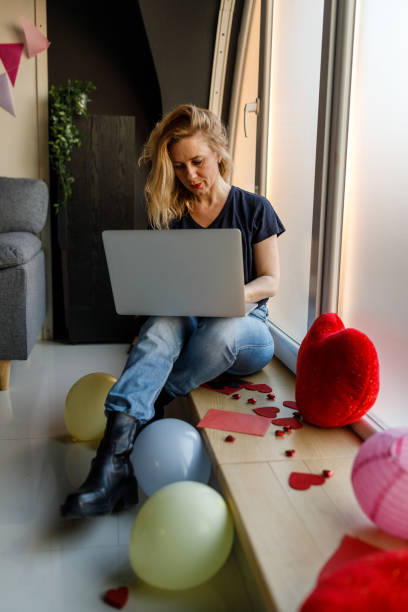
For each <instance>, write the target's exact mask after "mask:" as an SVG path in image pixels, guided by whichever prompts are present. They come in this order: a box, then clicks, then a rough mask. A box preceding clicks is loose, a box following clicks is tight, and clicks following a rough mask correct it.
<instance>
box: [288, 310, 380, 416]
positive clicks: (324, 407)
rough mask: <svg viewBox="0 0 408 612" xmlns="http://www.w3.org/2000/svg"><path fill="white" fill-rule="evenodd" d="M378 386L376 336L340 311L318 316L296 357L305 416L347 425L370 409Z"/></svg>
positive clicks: (298, 397) (299, 404) (300, 404)
mask: <svg viewBox="0 0 408 612" xmlns="http://www.w3.org/2000/svg"><path fill="white" fill-rule="evenodd" d="M378 391H379V365H378V357H377V352H376V350H375V347H374V345H373V343H372V342H371V340H370V339H369V338H367V336H366V335H365V334H363V333H362V332H360V331H358V330H357V329H351V328H345V327H344V325H343V322H342V321H341V319H340V318H339V317H338V316H337V315H336V314H335V313H326V314H323V315H321V316H320V317H318V318H317V319H316V321H315V322H314V323H313V325H312V327H311V328H310V329H309V331H308V333H307V334H306V336H305V338H304V340H303V341H302V343H301V345H300V348H299V352H298V358H297V362H296V404H297V408H298V410H300V412H301V413H302V416H303V417H304V419H305V420H306V421H309V423H312V424H313V425H318V426H319V427H343V426H345V425H348V424H349V423H353V422H354V421H357V420H358V419H359V418H361V417H362V416H363V414H365V413H366V412H367V410H368V409H369V408H370V407H371V406H372V405H373V404H374V402H375V400H376V398H377V395H378Z"/></svg>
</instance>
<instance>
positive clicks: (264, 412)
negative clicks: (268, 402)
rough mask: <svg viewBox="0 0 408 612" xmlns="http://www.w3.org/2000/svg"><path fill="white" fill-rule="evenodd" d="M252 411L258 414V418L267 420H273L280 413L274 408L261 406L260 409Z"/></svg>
mask: <svg viewBox="0 0 408 612" xmlns="http://www.w3.org/2000/svg"><path fill="white" fill-rule="evenodd" d="M252 410H253V411H254V412H256V414H259V416H263V417H268V418H269V419H273V418H274V417H276V415H277V414H278V412H280V410H279V408H277V407H276V406H261V407H260V408H252Z"/></svg>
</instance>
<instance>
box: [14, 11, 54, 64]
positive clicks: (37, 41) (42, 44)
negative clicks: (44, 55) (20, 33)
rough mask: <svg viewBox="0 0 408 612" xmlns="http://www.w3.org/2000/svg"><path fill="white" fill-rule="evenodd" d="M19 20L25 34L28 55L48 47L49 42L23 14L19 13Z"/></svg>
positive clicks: (30, 55) (35, 53) (32, 55)
mask: <svg viewBox="0 0 408 612" xmlns="http://www.w3.org/2000/svg"><path fill="white" fill-rule="evenodd" d="M20 21H21V24H22V26H23V30H24V34H25V39H26V44H27V55H28V57H34V55H38V53H41V51H45V50H46V49H48V47H49V46H50V44H51V43H50V41H49V40H48V39H47V38H46V37H45V36H44V34H43V33H42V32H40V30H39V29H38V28H36V27H35V25H34V24H33V23H31V21H29V20H28V19H27V17H24V15H20Z"/></svg>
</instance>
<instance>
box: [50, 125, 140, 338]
mask: <svg viewBox="0 0 408 612" xmlns="http://www.w3.org/2000/svg"><path fill="white" fill-rule="evenodd" d="M78 127H79V129H80V132H81V137H82V146H81V147H79V148H77V149H76V150H75V151H74V153H73V156H72V162H71V168H72V174H73V176H74V177H75V183H74V184H73V195H72V200H71V201H70V202H69V203H68V205H67V206H66V208H65V209H63V210H62V211H61V212H60V213H59V214H58V219H57V225H58V242H59V248H60V252H61V268H62V281H63V294H64V295H63V299H64V313H65V327H66V331H67V335H68V340H69V341H70V342H72V343H79V342H131V341H132V339H133V337H134V336H135V334H136V333H137V330H138V328H139V326H140V319H138V318H135V317H130V316H123V315H117V314H116V312H115V307H114V302H113V296H112V291H111V286H110V280H109V274H108V269H107V264H106V259H105V253H104V249H103V244H102V234H101V233H102V231H103V230H105V229H131V228H135V227H145V226H146V223H147V221H146V215H145V211H144V204H143V183H144V177H142V176H141V172H140V170H139V168H138V166H137V151H136V143H135V127H136V126H135V118H134V117H126V116H111V115H110V116H104V115H95V116H90V117H88V118H84V119H81V120H80V125H79V126H78Z"/></svg>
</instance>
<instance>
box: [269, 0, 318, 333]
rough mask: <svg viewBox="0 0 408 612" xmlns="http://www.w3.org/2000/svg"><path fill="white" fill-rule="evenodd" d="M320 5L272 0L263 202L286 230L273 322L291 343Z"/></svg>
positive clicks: (310, 157) (308, 200)
mask: <svg viewBox="0 0 408 612" xmlns="http://www.w3.org/2000/svg"><path fill="white" fill-rule="evenodd" d="M323 7H324V2H323V0H313V2H310V0H291V1H290V2H288V1H287V0H275V1H274V8H273V35H272V65H271V108H270V126H269V143H268V144H269V146H268V156H269V159H268V171H269V172H268V177H267V197H268V199H269V200H270V201H271V203H272V205H273V206H274V208H275V209H276V211H277V212H278V214H279V216H280V217H281V219H282V221H283V223H284V225H285V227H286V230H287V231H286V232H285V233H284V234H283V235H282V236H281V237H280V238H279V251H280V258H281V285H280V289H279V293H278V295H277V296H276V297H274V298H273V299H272V300H270V301H269V310H270V313H271V316H270V318H271V320H272V322H273V323H274V324H275V325H277V326H278V327H279V328H280V329H281V330H283V331H284V332H285V333H286V334H287V335H289V336H290V337H291V338H293V339H294V340H295V341H296V342H299V343H300V342H301V341H302V339H303V338H304V336H305V334H306V332H307V324H308V303H309V282H310V281H309V279H310V257H311V240H312V218H313V198H314V179H315V161H316V136H317V119H318V104H319V83H320V64H321V45H322V28H323Z"/></svg>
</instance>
